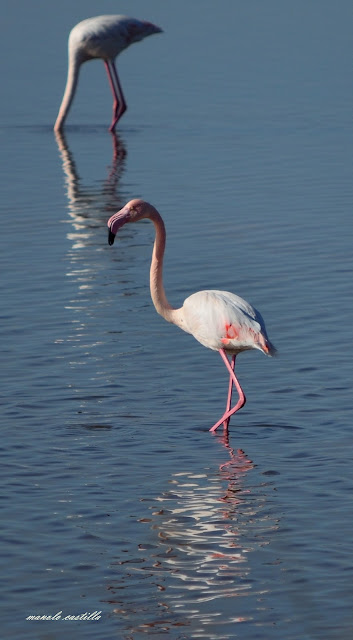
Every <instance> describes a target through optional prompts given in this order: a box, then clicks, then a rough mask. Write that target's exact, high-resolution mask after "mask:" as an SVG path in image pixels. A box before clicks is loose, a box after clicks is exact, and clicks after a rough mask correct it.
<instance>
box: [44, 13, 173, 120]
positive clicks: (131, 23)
mask: <svg viewBox="0 0 353 640" xmlns="http://www.w3.org/2000/svg"><path fill="white" fill-rule="evenodd" d="M161 31H162V29H160V28H159V27H157V26H156V25H154V24H152V23H151V22H146V21H142V20H137V19H135V18H129V17H127V16H122V15H103V16H96V17H94V18H87V19H86V20H82V22H79V23H78V24H77V25H76V26H75V27H73V29H72V30H71V32H70V35H69V41H68V56H69V62H68V76H67V82H66V88H65V93H64V97H63V99H62V103H61V106H60V109H59V113H58V117H57V119H56V122H55V126H54V129H55V131H60V130H61V129H62V128H63V125H64V122H65V119H66V117H67V114H68V112H69V109H70V107H71V104H72V101H73V98H74V95H75V92H76V88H77V83H78V75H79V70H80V66H81V64H83V63H84V62H87V61H88V60H93V59H94V58H101V59H102V60H103V62H104V64H105V67H106V71H107V74H108V79H109V83H110V86H111V90H112V93H113V97H114V105H113V119H112V123H111V126H110V130H111V131H113V130H114V129H115V126H116V124H117V122H118V120H119V119H120V118H121V116H122V114H123V113H124V112H125V111H126V108H127V107H126V102H125V98H124V95H123V92H122V88H121V84H120V81H119V77H118V74H117V70H116V67H115V58H116V57H117V56H118V55H119V54H120V53H121V52H122V51H124V49H126V48H127V47H128V46H129V45H130V44H132V43H133V42H138V41H139V40H143V38H146V37H147V36H149V35H152V34H154V33H161Z"/></svg>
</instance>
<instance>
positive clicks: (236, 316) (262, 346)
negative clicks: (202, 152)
mask: <svg viewBox="0 0 353 640" xmlns="http://www.w3.org/2000/svg"><path fill="white" fill-rule="evenodd" d="M143 218H149V219H150V220H152V222H153V224H154V226H155V230H156V238H155V242H154V247H153V254H152V261H151V269H150V289H151V297H152V301H153V304H154V306H155V308H156V311H157V312H158V313H159V314H160V315H161V316H163V318H165V319H166V320H167V321H168V322H172V323H173V324H176V325H177V326H178V327H180V328H181V329H183V331H186V332H187V333H191V334H192V335H193V336H194V338H196V340H198V341H199V342H201V344H203V345H204V346H205V347H208V348H209V349H213V350H214V351H219V353H220V355H221V356H222V359H223V361H224V363H225V365H226V367H227V369H228V372H229V387H228V399H227V404H226V410H225V412H224V414H223V416H222V417H221V418H220V420H218V422H216V424H214V425H213V427H212V428H211V429H210V431H216V429H218V427H219V426H220V425H221V424H222V423H223V425H224V428H225V429H228V424H229V419H230V417H231V415H233V413H235V412H236V411H238V410H239V409H241V407H243V406H244V404H245V401H246V399H245V395H244V392H243V390H242V388H241V386H240V384H239V381H238V379H237V377H236V375H235V371H234V367H235V358H236V356H237V354H238V353H240V352H241V351H247V350H249V349H259V350H260V351H262V352H263V353H265V354H266V355H268V356H272V355H274V354H275V352H276V349H275V347H274V346H273V344H272V343H271V342H270V341H269V339H268V336H267V332H266V328H265V323H264V321H263V318H262V316H261V314H260V313H259V312H258V311H257V310H256V309H254V307H252V306H251V304H249V303H248V302H246V300H243V299H242V298H240V297H239V296H237V295H235V294H234V293H230V292H229V291H218V290H210V291H207V290H206V291H199V292H198V293H194V294H193V295H191V296H189V297H188V298H186V300H185V301H184V304H183V306H182V307H180V308H179V309H175V308H174V307H172V305H171V304H170V303H169V302H168V300H167V297H166V294H165V291H164V286H163V257H164V251H165V243H166V231H165V226H164V222H163V219H162V217H161V215H160V214H159V213H158V211H157V209H155V208H154V207H153V206H152V205H150V204H148V202H144V201H143V200H131V201H130V202H128V203H127V204H126V205H125V207H123V209H121V210H120V211H118V212H117V213H115V214H114V215H113V216H112V217H111V218H110V219H109V220H108V227H109V244H113V242H114V238H115V235H116V233H117V232H118V230H119V229H120V227H122V226H123V225H124V224H126V223H128V222H138V221H139V220H141V219H143ZM228 355H230V356H231V362H229V360H228ZM233 386H235V387H236V389H237V391H238V394H239V400H238V402H237V403H236V405H235V406H234V407H233V408H232V409H231V408H230V407H231V400H232V390H233Z"/></svg>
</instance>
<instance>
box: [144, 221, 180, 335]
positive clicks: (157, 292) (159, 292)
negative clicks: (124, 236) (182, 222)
mask: <svg viewBox="0 0 353 640" xmlns="http://www.w3.org/2000/svg"><path fill="white" fill-rule="evenodd" d="M148 217H149V218H150V220H152V222H153V224H154V228H155V231H156V237H155V241H154V245H153V252H152V261H151V269H150V289H151V298H152V302H153V304H154V306H155V308H156V311H157V313H159V314H160V315H161V316H163V318H165V319H166V320H167V321H168V322H173V323H176V318H175V317H174V316H175V311H176V309H174V307H172V306H171V304H169V302H168V300H167V297H166V295H165V291H164V286H163V257H164V251H165V245H166V231H165V226H164V222H163V220H162V218H161V216H160V215H159V213H158V211H157V210H156V209H154V210H153V211H152V212H151V213H150V215H149V216H148Z"/></svg>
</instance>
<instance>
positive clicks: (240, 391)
mask: <svg viewBox="0 0 353 640" xmlns="http://www.w3.org/2000/svg"><path fill="white" fill-rule="evenodd" d="M219 353H220V354H221V356H222V358H223V360H224V364H225V365H226V367H227V369H228V371H229V375H230V378H231V381H232V385H231V386H233V384H234V385H235V387H236V389H237V391H238V394H239V400H238V402H237V404H236V405H235V407H233V409H230V408H229V407H228V402H230V400H231V393H230V392H229V391H228V401H227V409H226V412H225V413H224V415H223V416H222V418H221V419H220V420H218V422H216V424H214V425H213V427H211V429H210V431H216V429H218V427H219V426H220V425H221V424H222V422H223V423H224V427H225V429H228V423H229V418H230V417H231V416H232V415H233V413H235V412H236V411H239V409H241V408H242V407H243V406H244V404H245V402H246V398H245V395H244V392H243V389H242V388H241V386H240V384H239V381H238V379H237V377H236V375H235V371H234V365H235V357H234V365H233V359H232V364H230V362H229V360H228V358H227V356H226V353H225V351H224V349H220V350H219ZM232 365H233V366H232Z"/></svg>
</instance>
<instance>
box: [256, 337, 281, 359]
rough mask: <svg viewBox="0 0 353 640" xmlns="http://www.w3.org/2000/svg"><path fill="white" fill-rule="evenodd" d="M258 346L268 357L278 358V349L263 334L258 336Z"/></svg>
mask: <svg viewBox="0 0 353 640" xmlns="http://www.w3.org/2000/svg"><path fill="white" fill-rule="evenodd" d="M258 344H259V347H260V349H261V351H263V352H264V353H265V354H266V355H267V356H272V357H273V356H276V355H277V349H276V347H275V346H274V345H273V344H272V342H270V341H269V340H268V338H266V337H265V336H264V335H262V334H261V333H260V334H259V335H258Z"/></svg>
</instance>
